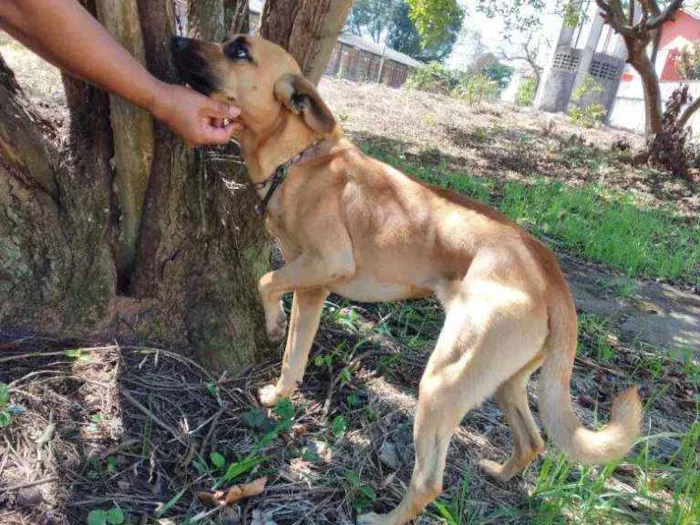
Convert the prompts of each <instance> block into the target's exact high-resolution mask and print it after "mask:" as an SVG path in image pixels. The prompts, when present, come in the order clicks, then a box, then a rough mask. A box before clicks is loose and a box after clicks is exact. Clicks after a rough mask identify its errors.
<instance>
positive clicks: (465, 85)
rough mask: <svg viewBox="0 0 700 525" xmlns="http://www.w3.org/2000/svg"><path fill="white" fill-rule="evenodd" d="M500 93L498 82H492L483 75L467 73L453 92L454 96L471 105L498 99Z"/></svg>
mask: <svg viewBox="0 0 700 525" xmlns="http://www.w3.org/2000/svg"><path fill="white" fill-rule="evenodd" d="M499 93H500V88H499V86H498V82H496V81H494V80H491V79H490V78H489V77H487V76H486V75H484V74H483V73H467V74H464V75H462V77H461V78H460V80H459V84H458V85H457V87H456V88H455V89H454V91H453V92H452V94H453V96H455V97H456V98H461V99H462V100H466V101H467V103H469V104H470V105H474V104H481V103H482V102H484V101H488V100H494V99H495V98H497V97H498V94H499Z"/></svg>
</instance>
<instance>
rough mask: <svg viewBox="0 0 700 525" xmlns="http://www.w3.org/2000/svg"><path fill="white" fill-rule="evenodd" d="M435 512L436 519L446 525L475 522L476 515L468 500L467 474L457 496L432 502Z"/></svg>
mask: <svg viewBox="0 0 700 525" xmlns="http://www.w3.org/2000/svg"><path fill="white" fill-rule="evenodd" d="M432 506H433V507H435V509H436V510H437V512H436V513H435V514H436V517H439V518H442V519H443V520H444V521H445V523H446V525H471V524H473V523H475V522H476V517H477V513H476V512H475V510H474V508H473V507H472V505H471V501H470V499H469V474H465V475H464V478H462V483H461V484H460V490H459V493H458V494H455V495H453V496H452V497H451V498H449V499H445V498H440V499H437V500H435V501H433V505H432Z"/></svg>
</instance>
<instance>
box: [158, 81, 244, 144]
mask: <svg viewBox="0 0 700 525" xmlns="http://www.w3.org/2000/svg"><path fill="white" fill-rule="evenodd" d="M150 111H151V113H152V114H153V116H154V117H156V118H157V119H158V120H161V121H163V122H164V123H165V124H167V125H168V127H169V128H170V129H172V130H173V131H174V132H176V133H177V134H178V135H180V136H181V137H182V138H183V139H185V141H186V142H187V143H188V144H190V145H193V146H198V145H203V144H226V143H227V142H229V141H230V140H231V136H232V135H233V133H234V132H235V131H238V130H241V129H242V128H243V126H242V125H241V124H240V123H238V122H231V119H234V118H236V117H237V116H238V115H240V113H241V110H240V109H239V108H237V107H235V106H231V105H229V104H226V103H225V102H219V101H216V100H212V99H210V98H209V97H205V96H204V95H202V94H200V93H197V92H196V91H194V90H193V89H190V88H186V87H184V86H177V85H173V84H166V83H162V82H160V83H159V85H158V88H157V89H156V90H155V94H154V96H153V98H152V102H151V105H150Z"/></svg>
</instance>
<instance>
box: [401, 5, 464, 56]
mask: <svg viewBox="0 0 700 525" xmlns="http://www.w3.org/2000/svg"><path fill="white" fill-rule="evenodd" d="M408 4H409V5H410V6H411V12H410V17H411V20H412V21H413V23H414V24H415V25H416V29H417V30H418V34H419V35H420V36H421V39H422V40H423V45H424V46H425V47H428V48H429V47H432V46H434V45H436V44H437V43H439V42H442V41H444V40H445V38H446V35H448V34H454V35H455V36H456V35H457V34H458V33H459V30H460V29H461V28H462V22H463V21H464V9H463V8H462V6H460V5H459V2H458V1H457V0H408Z"/></svg>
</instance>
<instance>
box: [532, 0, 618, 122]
mask: <svg viewBox="0 0 700 525" xmlns="http://www.w3.org/2000/svg"><path fill="white" fill-rule="evenodd" d="M574 1H576V2H577V3H578V5H579V9H580V10H581V13H582V14H583V16H580V17H579V23H578V24H577V25H576V26H573V27H571V26H569V25H567V23H566V21H563V22H562V28H561V31H560V33H559V39H558V41H557V44H556V46H554V49H553V52H552V55H551V58H550V60H549V61H548V66H547V67H546V69H545V71H544V74H543V76H542V81H541V82H540V85H539V87H538V90H537V95H536V96H535V108H537V109H540V110H543V111H551V112H558V111H566V110H567V109H568V108H569V107H570V105H571V104H572V103H579V104H591V103H600V104H602V105H603V106H604V107H605V108H606V109H608V110H609V109H610V108H611V107H612V105H613V101H614V99H615V93H616V92H617V87H618V84H619V82H620V75H621V73H622V70H623V68H624V66H625V60H626V58H627V51H626V49H625V46H624V43H623V42H622V41H621V39H619V38H618V37H617V35H616V34H615V33H614V32H613V31H612V28H610V27H609V26H606V25H604V24H603V19H602V17H601V16H600V10H599V9H598V6H597V5H596V3H595V1H594V0H574ZM588 75H590V76H591V77H593V78H594V79H595V80H596V82H597V83H598V84H599V85H600V86H601V87H602V90H601V91H600V92H597V93H591V94H589V96H588V97H587V98H586V99H585V100H580V101H573V100H572V95H573V94H574V93H575V92H576V91H577V90H578V88H580V87H581V86H582V85H583V83H584V82H585V80H586V77H587V76H588Z"/></svg>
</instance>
